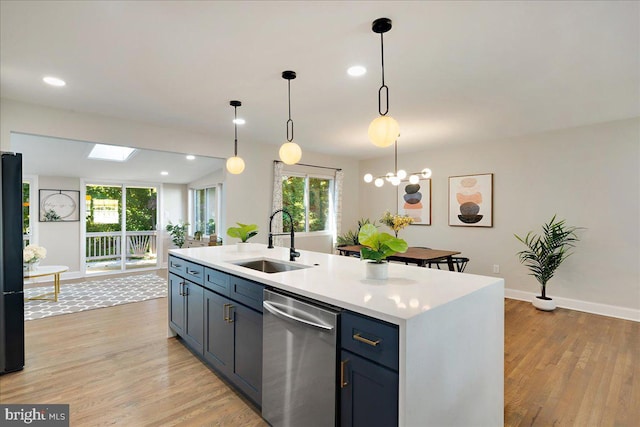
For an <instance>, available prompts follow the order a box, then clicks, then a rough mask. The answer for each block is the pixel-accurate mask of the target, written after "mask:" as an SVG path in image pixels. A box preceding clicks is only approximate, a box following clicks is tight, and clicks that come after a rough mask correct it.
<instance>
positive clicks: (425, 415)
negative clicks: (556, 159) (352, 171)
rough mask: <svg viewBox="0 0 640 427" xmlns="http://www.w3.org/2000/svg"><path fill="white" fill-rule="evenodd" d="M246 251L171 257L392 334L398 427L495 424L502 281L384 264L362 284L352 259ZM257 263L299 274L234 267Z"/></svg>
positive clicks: (260, 248)
mask: <svg viewBox="0 0 640 427" xmlns="http://www.w3.org/2000/svg"><path fill="white" fill-rule="evenodd" d="M250 245H251V247H250V249H251V250H250V251H246V252H244V251H243V252H239V251H238V250H237V248H236V246H234V245H228V246H219V247H203V248H188V249H174V250H171V251H170V255H171V256H172V257H178V258H179V259H182V260H186V261H188V262H190V263H193V265H195V266H202V267H204V268H208V269H213V270H212V271H215V272H220V273H221V274H223V273H226V274H228V275H230V277H236V278H240V279H247V280H249V281H252V282H255V283H258V284H261V285H264V286H265V287H268V288H274V289H279V290H283V291H286V292H290V293H292V294H295V295H298V296H302V297H305V298H309V299H311V300H315V301H319V302H321V303H326V304H330V305H333V306H336V307H340V308H342V309H345V310H347V311H348V312H351V313H355V314H358V315H363V316H367V317H370V318H373V319H378V320H380V321H383V322H386V323H388V324H391V325H395V326H396V327H397V334H398V347H397V361H398V363H397V368H396V369H397V378H398V380H397V383H398V386H397V396H398V402H397V413H398V425H400V426H423V425H437V426H446V425H450V426H461V425H465V426H466V425H474V426H497V425H502V424H503V401H504V397H503V394H504V392H503V390H504V385H503V376H504V374H503V360H504V341H503V339H504V338H503V336H504V310H503V307H504V281H503V279H499V278H493V277H484V276H477V275H471V274H462V273H453V272H448V271H441V270H436V269H428V268H420V267H414V266H406V265H401V264H393V263H392V264H391V265H389V278H388V279H387V280H382V281H377V280H367V279H365V265H364V262H362V261H360V260H358V259H355V258H349V257H343V256H338V255H329V254H322V253H316V252H309V251H300V252H301V256H300V258H299V259H298V260H297V261H296V262H295V263H290V262H289V261H286V260H287V259H288V257H289V249H288V248H274V249H267V248H266V245H261V244H250ZM263 258H268V259H272V260H278V261H279V262H281V263H284V264H293V265H296V266H304V267H307V268H301V269H296V270H291V271H284V272H278V273H264V272H261V271H256V270H252V269H249V268H246V267H242V266H239V265H237V264H238V263H239V262H241V261H250V260H257V259H263ZM203 271H204V270H203ZM170 272H171V267H170ZM181 293H182V291H181ZM225 315H226V314H225V313H223V316H225ZM174 332H175V331H174ZM187 343H188V341H187ZM337 386H339V385H338V384H337ZM265 392H266V391H265ZM389 405H390V406H395V402H389ZM371 410H374V411H375V410H384V408H375V407H372V408H371Z"/></svg>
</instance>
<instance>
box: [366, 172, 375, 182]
mask: <svg viewBox="0 0 640 427" xmlns="http://www.w3.org/2000/svg"><path fill="white" fill-rule="evenodd" d="M371 181H373V175H371V174H370V173H368V174H366V175H365V176H364V182H366V183H369V182H371Z"/></svg>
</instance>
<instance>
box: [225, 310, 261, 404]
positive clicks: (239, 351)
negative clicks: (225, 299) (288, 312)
mask: <svg viewBox="0 0 640 427" xmlns="http://www.w3.org/2000/svg"><path fill="white" fill-rule="evenodd" d="M232 313H233V316H232V318H233V320H232V321H233V324H234V329H235V342H234V350H235V351H234V364H233V368H234V369H233V376H234V382H235V383H236V385H237V386H238V387H239V388H240V389H241V390H242V391H243V392H244V393H246V394H247V396H249V397H250V398H251V399H252V400H253V401H254V402H256V403H257V404H258V405H261V404H262V313H258V312H256V311H254V310H252V309H250V308H247V307H245V306H244V305H241V304H234V305H233V307H232Z"/></svg>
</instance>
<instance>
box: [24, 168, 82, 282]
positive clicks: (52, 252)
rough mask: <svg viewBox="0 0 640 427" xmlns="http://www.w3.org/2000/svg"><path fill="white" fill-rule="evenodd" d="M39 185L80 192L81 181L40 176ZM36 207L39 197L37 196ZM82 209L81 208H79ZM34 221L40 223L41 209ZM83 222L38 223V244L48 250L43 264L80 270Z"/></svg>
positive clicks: (73, 270) (44, 188) (75, 270)
mask: <svg viewBox="0 0 640 427" xmlns="http://www.w3.org/2000/svg"><path fill="white" fill-rule="evenodd" d="M38 185H39V188H40V189H42V190H77V191H79V190H80V179H79V178H70V177H59V176H39V177H38ZM35 200H36V205H38V206H39V205H40V203H39V202H38V200H39V199H38V195H37V194H36V195H35ZM78 209H80V206H78ZM34 214H35V216H34V217H33V219H32V221H38V220H39V217H40V212H39V209H36V210H35V212H34ZM81 224H82V222H81V221H55V222H46V221H45V222H38V244H39V245H40V246H42V247H44V248H46V249H47V257H46V259H45V261H43V264H46V265H66V266H68V267H69V271H72V272H77V271H79V270H80V244H79V242H80V232H81V228H80V227H81Z"/></svg>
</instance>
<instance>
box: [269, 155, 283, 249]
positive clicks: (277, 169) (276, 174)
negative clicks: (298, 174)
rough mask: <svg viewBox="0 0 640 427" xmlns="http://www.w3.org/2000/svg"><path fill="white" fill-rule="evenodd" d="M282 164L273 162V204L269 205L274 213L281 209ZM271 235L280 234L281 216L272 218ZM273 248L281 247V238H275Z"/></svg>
mask: <svg viewBox="0 0 640 427" xmlns="http://www.w3.org/2000/svg"><path fill="white" fill-rule="evenodd" d="M283 168H284V163H282V162H277V161H276V162H273V202H272V204H271V208H272V209H271V212H275V211H277V210H278V209H282V170H283ZM271 231H272V232H273V233H282V214H278V215H276V216H274V217H273V223H272V227H271ZM273 245H274V246H282V237H275V238H274V240H273Z"/></svg>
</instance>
